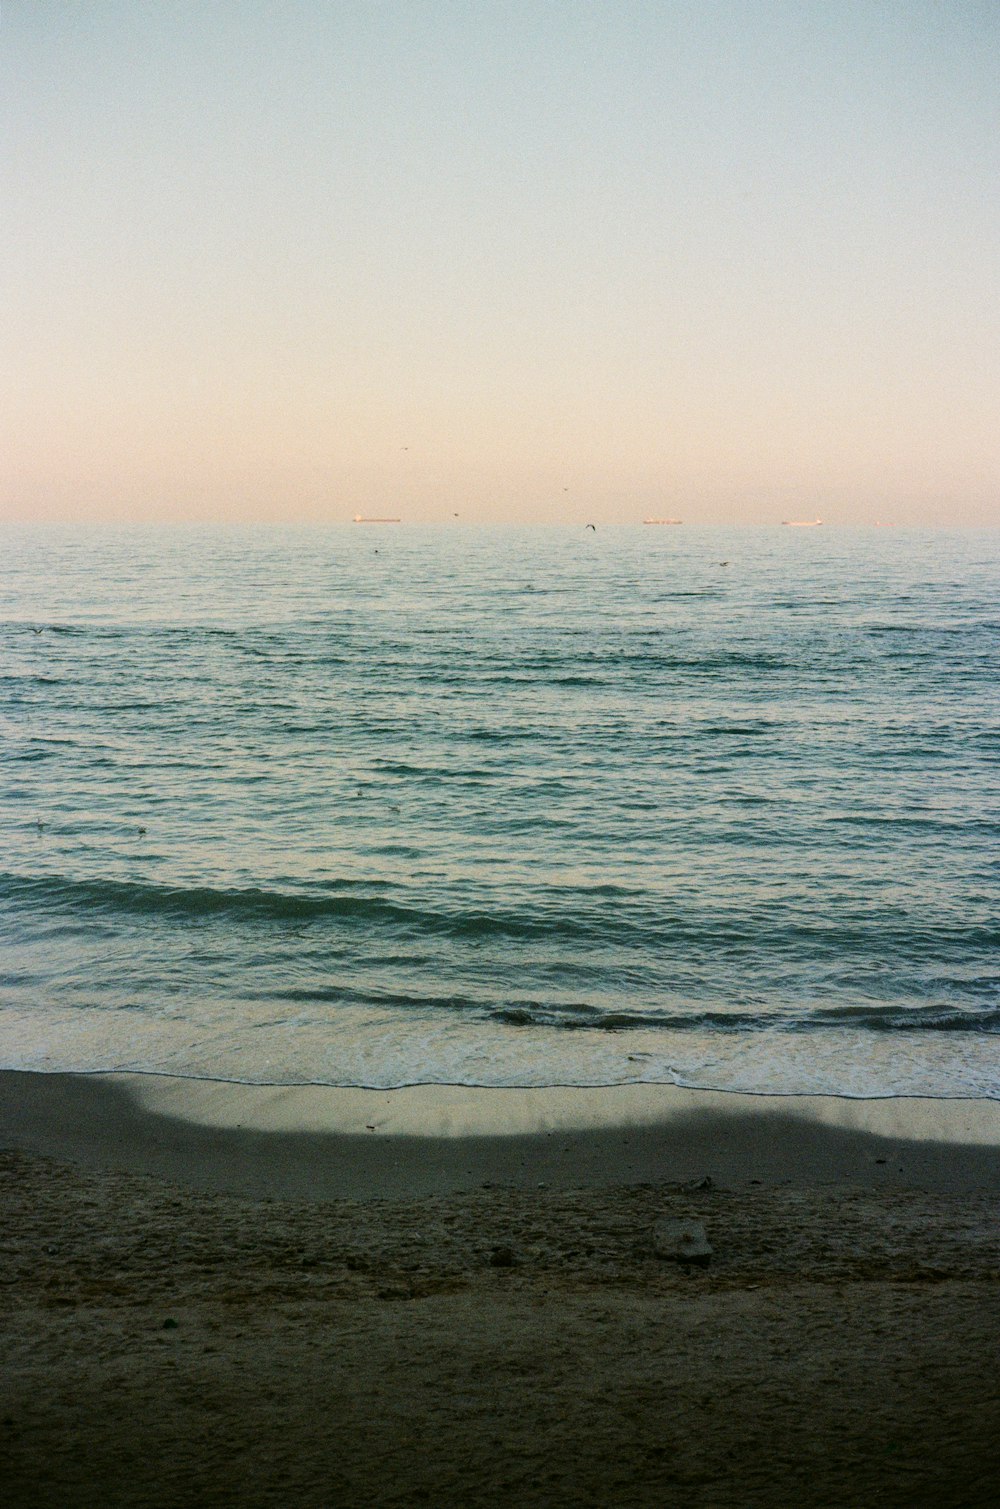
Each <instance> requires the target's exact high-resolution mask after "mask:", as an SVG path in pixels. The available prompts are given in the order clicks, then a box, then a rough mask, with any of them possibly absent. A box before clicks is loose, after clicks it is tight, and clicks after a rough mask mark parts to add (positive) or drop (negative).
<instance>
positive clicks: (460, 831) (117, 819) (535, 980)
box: [0, 526, 1000, 1096]
mask: <svg viewBox="0 0 1000 1509" xmlns="http://www.w3.org/2000/svg"><path fill="white" fill-rule="evenodd" d="M0 553H2V556H0V559H2V572H0V831H2V854H0V1063H2V1064H4V1065H5V1066H7V1067H19V1068H32V1069H79V1070H107V1069H131V1070H139V1071H150V1072H169V1073H175V1074H186V1075H200V1076H208V1077H220V1078H226V1079H233V1080H241V1081H247V1082H278V1083H300V1082H320V1083H329V1084H356V1085H376V1086H390V1085H397V1084H404V1083H416V1082H425V1081H431V1082H449V1083H473V1084H496V1085H504V1084H517V1085H547V1084H605V1083H621V1082H632V1081H655V1082H676V1083H681V1084H689V1085H702V1086H714V1087H718V1088H728V1089H745V1090H759V1091H769V1092H777V1093H782V1092H788V1093H797V1092H809V1091H823V1092H827V1093H833V1094H849V1095H885V1094H902V1093H910V1094H929V1095H989V1096H996V1095H1000V955H998V942H1000V924H998V916H997V879H998V871H1000V864H998V856H1000V844H998V831H1000V793H998V780H997V774H998V756H1000V695H998V690H997V651H998V648H1000V608H998V606H997V603H998V586H1000V569H998V568H1000V535H998V534H997V533H995V532H953V533H949V532H939V533H922V532H915V531H903V530H898V529H894V530H869V531H844V530H840V531H835V530H833V529H829V528H822V529H812V530H788V529H759V530H742V531H722V530H694V529H688V528H680V529H656V528H641V527H638V528H634V529H629V530H626V529H621V530H612V529H601V530H598V531H596V532H594V531H582V530H575V529H560V530H547V529H537V530H527V529H525V530H519V531H515V530H511V531H506V532H504V531H496V532H491V531H475V530H471V529H468V530H467V529H461V530H460V529H457V528H456V529H453V530H443V529H429V528H428V529H419V530H418V529H407V528H403V527H398V528H397V527H392V526H386V527H382V528H378V527H375V526H367V527H366V526H356V527H350V528H339V529H330V530H325V531H324V530H316V531H299V532H284V533H283V532H280V531H236V530H233V531H228V532H224V531H219V532H207V531H205V532H196V531H180V530H179V531H171V532H168V531H163V532H153V531H146V532H143V531H119V532H112V531H103V532H101V531H94V532H90V533H85V532H83V531H78V532H73V531H68V530H66V531H61V532H60V531H45V530H24V531H20V532H16V531H12V530H7V531H5V532H4V533H3V534H2V535H0ZM723 562H726V563H727V564H722V563H723Z"/></svg>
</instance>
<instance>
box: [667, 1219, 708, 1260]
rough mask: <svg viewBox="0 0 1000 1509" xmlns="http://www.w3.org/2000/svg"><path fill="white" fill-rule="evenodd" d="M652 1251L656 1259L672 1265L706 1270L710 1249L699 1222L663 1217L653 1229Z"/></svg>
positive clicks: (703, 1229)
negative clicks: (661, 1259)
mask: <svg viewBox="0 0 1000 1509" xmlns="http://www.w3.org/2000/svg"><path fill="white" fill-rule="evenodd" d="M653 1250H654V1252H655V1253H656V1255H657V1257H660V1258H665V1259H667V1260H668V1261H669V1262H672V1263H684V1264H686V1265H687V1264H691V1265H695V1266H697V1267H699V1268H707V1267H708V1265H709V1263H710V1261H711V1258H712V1247H711V1244H710V1242H709V1240H708V1237H707V1236H706V1234H705V1228H704V1226H702V1224H701V1222H700V1221H680V1220H678V1219H677V1218H676V1217H675V1216H664V1217H663V1218H662V1219H661V1220H659V1221H657V1223H656V1225H655V1226H654V1227H653Z"/></svg>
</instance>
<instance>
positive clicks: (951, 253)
mask: <svg viewBox="0 0 1000 1509" xmlns="http://www.w3.org/2000/svg"><path fill="white" fill-rule="evenodd" d="M998 17H1000V13H998V11H997V8H996V6H995V5H994V4H993V3H992V0H948V4H941V3H937V0H912V3H909V4H907V5H896V4H881V3H876V0H823V3H813V0H699V3H694V0H619V3H616V4H613V5H612V4H610V3H609V4H603V3H597V0H551V3H547V4H541V3H538V0H478V3H472V0H468V3H462V0H398V3H395V0H381V3H377V0H367V3H366V0H336V3H329V4H322V3H317V0H309V3H306V0H281V3H276V4H266V5H264V4H255V3H242V0H241V3H237V0H221V3H216V4H213V5H205V4H204V3H203V0H178V3H172V4H170V5H163V4H162V3H160V0H87V3H83V0H30V3H29V0H8V3H7V4H6V5H5V7H4V10H3V16H2V25H0V48H2V107H0V110H2V119H0V131H2V140H3V147H2V181H0V191H2V206H3V214H2V231H0V275H2V287H3V290H4V305H5V316H4V322H3V329H4V335H3V344H2V357H0V359H2V363H3V372H2V379H3V391H4V395H5V396H4V402H3V406H2V407H3V413H2V418H0V427H2V436H0V440H2V454H0V519H10V520H25V519H28V520H30V519H39V520H42V519H54V520H55V519H68V520H74V521H87V520H93V521H95V522H97V521H107V520H135V521H144V520H150V521H156V522H164V521H172V520H177V521H192V520H205V521H217V520H234V521H237V520H245V521H274V522H284V521H295V522H310V523H312V522H319V521H324V520H330V521H333V522H338V521H346V520H349V519H350V518H351V516H352V515H353V514H354V513H355V512H357V511H362V512H368V511H378V512H384V511H386V510H387V509H390V510H391V512H393V513H394V514H400V515H401V516H403V517H405V518H407V519H408V520H412V521H414V522H422V521H434V520H438V519H442V520H446V519H451V518H452V516H453V514H454V513H455V512H459V513H460V515H461V517H462V518H463V519H464V520H466V521H468V522H482V523H502V522H505V521H508V520H509V521H511V522H527V521H534V520H537V521H538V522H541V523H557V522H560V521H564V520H565V521H566V522H572V521H576V520H578V519H579V518H580V517H581V516H582V515H584V514H585V515H586V517H587V518H588V519H596V520H599V521H603V522H607V523H612V522H620V523H627V522H630V521H633V520H636V521H638V520H639V519H641V518H642V517H643V516H644V515H646V514H648V513H650V512H652V513H667V512H669V513H677V514H681V515H683V517H684V518H685V519H686V520H689V521H690V522H692V523H699V522H701V523H713V522H719V523H730V522H740V523H742V522H745V523H756V522H760V523H768V522H772V521H775V520H777V519H780V518H783V517H787V516H789V514H795V515H798V516H809V514H811V513H816V512H818V513H820V514H822V515H823V517H824V518H826V519H827V520H828V521H829V522H831V523H836V522H844V523H864V522H870V521H874V520H875V519H882V520H888V521H898V522H907V523H919V524H970V525H976V524H995V523H997V522H1000V442H998V435H1000V424H998V419H997V416H998V414H1000V363H998V357H997V353H998V352H1000V328H998V325H1000V319H998V312H997V311H998V300H997V288H998V279H997V273H998V246H1000V181H998V180H1000V174H998V171H997V169H998V159H1000V132H998V129H997V126H998V121H997V111H998V105H997V102H998V99H1000V88H998V86H1000V46H998V43H1000V20H998Z"/></svg>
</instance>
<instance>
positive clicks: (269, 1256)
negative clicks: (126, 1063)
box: [0, 1074, 1000, 1509]
mask: <svg viewBox="0 0 1000 1509" xmlns="http://www.w3.org/2000/svg"><path fill="white" fill-rule="evenodd" d="M370 1128H371V1129H370ZM504 1128H509V1129H511V1130H508V1131H506V1132H505V1131H504V1130H503V1129H504ZM0 1149H2V1150H3V1151H2V1152H0V1174H2V1181H3V1183H2V1190H3V1194H2V1201H3V1214H4V1221H3V1236H2V1246H3V1254H2V1269H0V1279H2V1284H0V1305H2V1307H3V1333H4V1359H5V1363H4V1368H3V1377H2V1382H0V1391H2V1397H0V1485H2V1488H3V1492H4V1499H5V1502H6V1503H9V1504H11V1505H12V1506H16V1509H19V1506H21V1505H24V1506H27V1505H76V1504H79V1505H91V1504H94V1505H97V1504H121V1505H126V1504H127V1505H132V1504H135V1505H171V1506H173V1505H176V1506H181V1505H185V1506H186V1505H201V1504H206V1505H216V1504H218V1505H230V1504H232V1505H237V1504H239V1505H258V1504H259V1505H272V1504H273V1505H289V1504H295V1505H297V1506H298V1505H308V1506H311V1505H317V1506H319V1505H341V1504H343V1505H354V1504H358V1505H381V1504H385V1505H395V1504H399V1505H405V1504H434V1505H438V1504H440V1505H448V1506H460V1505H461V1506H467V1505H468V1506H479V1505H482V1506H486V1505H491V1506H492V1505H495V1504H497V1503H506V1504H508V1505H513V1506H518V1505H552V1506H555V1505H559V1506H563V1505H566V1506H569V1505H595V1506H596V1505H601V1506H607V1505H618V1504H622V1505H627V1504H640V1505H662V1504H674V1503H676V1504H681V1503H683V1504H685V1505H691V1504H694V1505H701V1504H703V1505H729V1504H732V1505H757V1504H760V1505H764V1504H785V1503H797V1504H804V1505H827V1504H829V1505H834V1504H837V1505H850V1504H868V1503H879V1504H898V1505H922V1504H928V1505H930V1504H935V1505H948V1504H954V1505H959V1504H963V1505H969V1504H973V1505H975V1504H984V1505H985V1504H987V1503H991V1502H992V1501H993V1499H994V1496H995V1483H996V1481H997V1474H998V1472H1000V1445H998V1443H1000V1385H998V1382H997V1378H998V1368H997V1361H998V1343H997V1339H996V1338H997V1336H998V1334H1000V1240H998V1238H1000V1210H998V1195H1000V1107H997V1106H995V1105H991V1104H989V1103H979V1102H971V1103H951V1104H949V1105H946V1106H944V1107H942V1106H941V1105H940V1103H936V1102H863V1103H853V1104H851V1103H842V1102H814V1101H798V1100H796V1101H771V1100H767V1101H765V1100H761V1099H759V1098H752V1097H741V1096H712V1095H700V1094H695V1093H694V1092H680V1091H673V1092H671V1091H646V1090H636V1091H624V1090H619V1091H612V1092H573V1093H572V1094H567V1095H565V1096H564V1095H560V1094H552V1095H546V1094H543V1093H538V1094H534V1095H533V1094H531V1093H527V1092H525V1093H524V1094H521V1093H520V1092H480V1093H479V1094H469V1093H467V1092H461V1091H457V1090H455V1091H439V1092H433V1091H429V1092H422V1091H410V1092H391V1093H390V1094H388V1095H375V1094H370V1095H366V1094H364V1093H361V1092H337V1091H308V1090H307V1091H296V1092H279V1091H263V1090H262V1091H257V1092H247V1091H245V1090H242V1089H240V1088H238V1087H219V1086H211V1085H209V1086H197V1085H195V1086H191V1085H190V1084H185V1083H179V1082H175V1081H153V1082H138V1081H136V1080H134V1079H126V1078H117V1079H113V1080H109V1079H106V1078H94V1079H79V1078H75V1077H73V1076H63V1075H52V1076H38V1075H25V1074H0ZM666 1217H677V1218H684V1219H685V1220H688V1221H698V1222H700V1223H701V1224H702V1225H703V1227H704V1229H705V1231H706V1233H707V1236H708V1239H709V1241H710V1243H711V1245H712V1248H713V1254H712V1258H711V1261H710V1263H709V1264H708V1266H707V1267H703V1268H702V1267H692V1266H683V1265H680V1264H678V1263H676V1262H673V1261H670V1260H668V1259H665V1258H663V1257H661V1256H658V1255H657V1251H656V1241H655V1229H656V1226H657V1223H658V1222H659V1221H661V1220H662V1219H664V1218H666Z"/></svg>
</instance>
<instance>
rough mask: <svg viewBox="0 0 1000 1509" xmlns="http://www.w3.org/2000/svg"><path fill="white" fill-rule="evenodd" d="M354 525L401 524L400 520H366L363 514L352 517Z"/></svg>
mask: <svg viewBox="0 0 1000 1509" xmlns="http://www.w3.org/2000/svg"><path fill="white" fill-rule="evenodd" d="M354 522H355V524H401V523H402V522H403V521H402V519H366V518H365V516H364V514H360V513H356V514H355V515H354Z"/></svg>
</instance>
